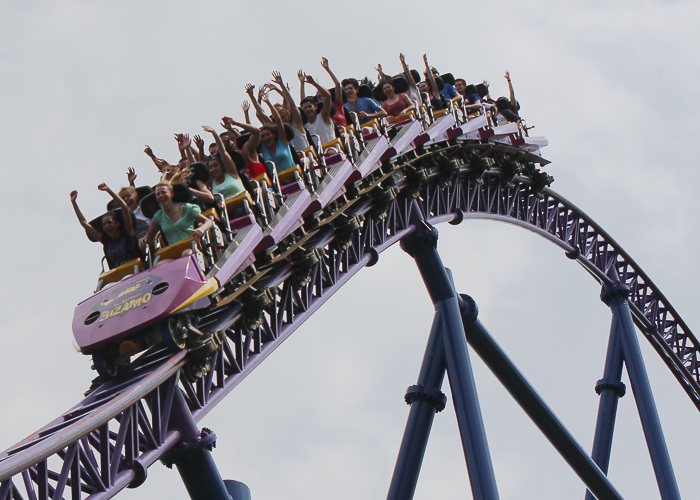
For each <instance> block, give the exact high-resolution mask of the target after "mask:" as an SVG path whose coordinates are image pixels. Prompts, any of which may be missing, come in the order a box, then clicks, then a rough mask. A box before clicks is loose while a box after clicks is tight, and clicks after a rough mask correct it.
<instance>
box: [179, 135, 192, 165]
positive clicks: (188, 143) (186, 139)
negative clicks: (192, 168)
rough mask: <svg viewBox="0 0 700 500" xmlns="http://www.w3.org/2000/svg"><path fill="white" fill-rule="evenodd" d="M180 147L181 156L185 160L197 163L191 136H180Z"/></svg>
mask: <svg viewBox="0 0 700 500" xmlns="http://www.w3.org/2000/svg"><path fill="white" fill-rule="evenodd" d="M178 147H179V148H180V155H181V156H182V158H183V159H185V160H187V161H188V162H190V163H194V162H195V159H194V155H193V154H192V140H191V139H190V134H180V141H178Z"/></svg>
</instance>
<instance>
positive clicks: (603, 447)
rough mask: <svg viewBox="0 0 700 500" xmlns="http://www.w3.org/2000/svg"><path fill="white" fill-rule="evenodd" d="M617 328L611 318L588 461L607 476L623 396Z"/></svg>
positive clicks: (617, 323) (588, 494) (590, 499)
mask: <svg viewBox="0 0 700 500" xmlns="http://www.w3.org/2000/svg"><path fill="white" fill-rule="evenodd" d="M604 295H605V292H604V293H603V295H601V298H602V297H603V296H604ZM619 329H620V320H619V318H618V317H617V316H614V315H613V318H612V325H611V326H610V338H609V340H608V351H607V354H606V356H605V369H604V371H603V378H602V379H600V380H599V381H598V382H597V383H596V386H595V392H596V393H598V394H599V395H600V403H599V404H598V417H597V419H596V426H595V436H594V437H593V451H592V452H591V458H592V459H593V461H594V462H595V463H596V464H598V467H600V470H601V471H602V472H603V473H604V474H606V475H607V474H608V466H609V465H610V452H611V450H612V441H613V433H614V431H615V417H616V415H617V403H618V400H619V399H620V398H621V397H622V396H624V395H625V384H623V383H622V366H623V363H624V362H623V358H622V344H621V343H620V332H619ZM586 500H594V497H593V494H592V493H591V492H590V491H586Z"/></svg>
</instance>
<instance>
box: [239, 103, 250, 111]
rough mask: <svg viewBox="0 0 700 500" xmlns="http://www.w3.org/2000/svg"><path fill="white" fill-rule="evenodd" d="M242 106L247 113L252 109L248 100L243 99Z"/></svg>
mask: <svg viewBox="0 0 700 500" xmlns="http://www.w3.org/2000/svg"><path fill="white" fill-rule="evenodd" d="M241 108H242V109H243V112H244V113H247V112H248V111H249V110H250V103H249V102H248V101H243V104H241Z"/></svg>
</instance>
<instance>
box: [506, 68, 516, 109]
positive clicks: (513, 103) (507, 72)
mask: <svg viewBox="0 0 700 500" xmlns="http://www.w3.org/2000/svg"><path fill="white" fill-rule="evenodd" d="M503 76H504V77H505V79H506V80H508V90H509V91H510V103H511V104H512V105H513V107H514V108H516V109H517V108H518V101H517V100H516V99H515V92H514V91H513V84H512V83H511V81H510V72H509V71H506V74H505V75H503Z"/></svg>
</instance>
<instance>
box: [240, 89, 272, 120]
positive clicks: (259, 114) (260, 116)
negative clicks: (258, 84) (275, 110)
mask: <svg viewBox="0 0 700 500" xmlns="http://www.w3.org/2000/svg"><path fill="white" fill-rule="evenodd" d="M254 90H255V85H251V84H250V83H248V84H246V86H245V91H246V93H247V94H248V96H249V97H250V101H251V102H252V103H253V107H254V108H255V116H257V117H258V120H260V123H262V124H263V125H272V121H271V120H270V119H269V118H268V117H267V115H266V114H265V110H264V109H263V108H262V106H260V103H259V102H258V100H257V99H256V98H255V94H254V93H253V91H254Z"/></svg>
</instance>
